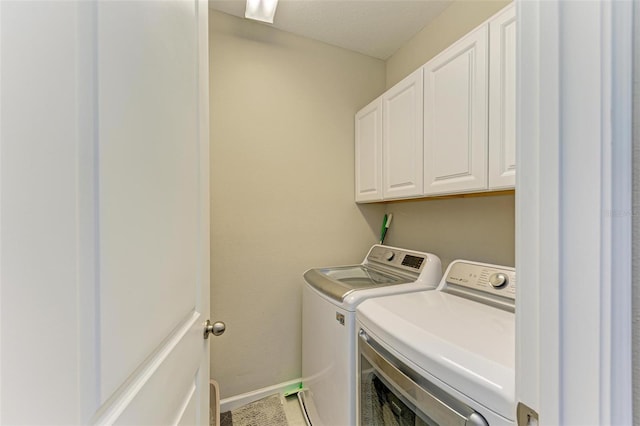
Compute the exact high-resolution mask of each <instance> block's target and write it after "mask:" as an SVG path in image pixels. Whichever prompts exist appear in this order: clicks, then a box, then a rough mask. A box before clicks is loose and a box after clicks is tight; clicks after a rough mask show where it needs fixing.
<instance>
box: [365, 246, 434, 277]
mask: <svg viewBox="0 0 640 426" xmlns="http://www.w3.org/2000/svg"><path fill="white" fill-rule="evenodd" d="M367 261H370V262H375V263H378V264H382V265H385V266H388V267H393V268H398V269H399V270H402V271H406V272H412V273H414V274H419V273H420V272H421V271H422V269H423V268H424V265H425V264H426V263H427V256H426V255H425V254H423V253H418V252H412V251H409V250H403V249H399V248H396V247H387V246H380V245H375V246H373V247H372V248H371V251H369V255H368V256H367Z"/></svg>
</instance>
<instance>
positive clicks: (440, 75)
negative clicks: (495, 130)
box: [424, 25, 488, 195]
mask: <svg viewBox="0 0 640 426" xmlns="http://www.w3.org/2000/svg"><path fill="white" fill-rule="evenodd" d="M487 37H488V32H487V26H486V25H483V26H482V27H480V28H478V29H476V30H474V31H473V32H471V33H469V34H468V35H466V36H465V37H463V38H462V39H460V40H459V41H457V42H456V43H454V44H453V45H451V47H449V48H448V49H446V50H445V51H444V52H442V53H440V54H439V55H438V56H436V57H435V58H433V59H432V60H431V61H429V62H428V63H427V64H426V65H425V66H424V193H425V194H427V195H432V194H444V193H455V192H467V191H475V190H482V189H486V187H487V120H488V119H487V85H488V80H487V68H488V63H487V57H488V54H487Z"/></svg>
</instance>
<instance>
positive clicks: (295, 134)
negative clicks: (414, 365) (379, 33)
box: [210, 11, 385, 398]
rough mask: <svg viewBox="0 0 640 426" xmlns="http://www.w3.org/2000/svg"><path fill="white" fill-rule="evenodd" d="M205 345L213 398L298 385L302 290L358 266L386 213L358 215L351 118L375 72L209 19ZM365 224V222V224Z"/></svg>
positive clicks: (369, 65) (373, 90)
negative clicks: (329, 271) (208, 319)
mask: <svg viewBox="0 0 640 426" xmlns="http://www.w3.org/2000/svg"><path fill="white" fill-rule="evenodd" d="M210 73H211V82H210V83H211V199H212V203H211V220H212V226H211V229H212V231H211V232H212V233H211V279H212V288H211V295H212V297H211V308H212V316H213V318H214V319H216V320H223V321H225V322H226V324H227V332H226V333H225V334H224V335H223V336H220V337H217V338H214V339H212V340H211V354H212V356H211V376H212V377H213V378H215V379H217V380H218V381H219V383H220V392H221V396H222V398H225V397H228V396H232V395H237V394H241V393H244V392H248V391H252V390H256V389H259V388H262V387H265V386H270V385H274V384H278V383H281V382H284V381H287V380H290V379H296V378H299V377H300V373H301V365H300V363H301V324H300V318H301V292H300V290H301V286H302V274H303V272H304V271H305V270H306V269H308V268H310V267H313V266H327V265H333V264H342V263H349V262H351V263H356V262H359V261H360V260H361V258H362V256H363V255H364V254H365V253H366V250H367V249H368V247H369V246H370V245H371V244H373V243H374V242H375V240H376V237H377V234H378V231H379V224H380V222H381V220H382V216H383V214H384V205H369V206H360V207H358V206H356V204H355V203H354V202H353V197H354V189H353V188H354V182H353V179H354V171H353V164H354V157H353V137H354V127H353V117H354V114H355V112H356V111H357V110H358V109H360V108H361V107H362V106H364V105H365V104H366V103H368V102H369V101H370V100H371V99H373V98H375V97H376V96H378V95H379V94H380V93H382V92H383V91H384V85H385V65H384V63H383V62H382V61H379V60H377V59H373V58H370V57H367V56H364V55H360V54H356V53H353V52H349V51H347V50H344V49H339V48H336V47H332V46H329V45H326V44H323V43H319V42H315V41H312V40H309V39H305V38H302V37H297V36H294V35H292V34H289V33H285V32H282V31H278V30H275V29H273V28H270V27H268V26H266V25H262V24H258V23H254V22H251V21H247V20H244V19H238V18H235V17H231V16H228V15H224V14H221V13H218V12H214V11H211V17H210ZM367 219H369V220H370V223H369V222H368V221H367Z"/></svg>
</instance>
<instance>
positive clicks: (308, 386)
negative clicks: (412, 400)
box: [298, 245, 442, 426]
mask: <svg viewBox="0 0 640 426" xmlns="http://www.w3.org/2000/svg"><path fill="white" fill-rule="evenodd" d="M441 276H442V266H441V263H440V259H439V258H438V256H436V255H433V254H429V253H421V252H416V251H411V250H404V249H400V248H396V247H389V246H382V245H374V246H373V247H371V249H370V250H369V253H368V254H367V256H366V257H365V259H364V261H363V262H362V264H359V265H351V266H339V267H330V268H318V269H310V270H309V271H307V272H305V274H304V279H305V281H306V284H305V285H304V289H303V298H302V377H303V383H302V384H303V390H302V391H301V392H300V393H298V396H299V398H300V402H301V403H302V405H303V411H304V413H305V414H306V416H307V421H308V422H310V423H311V424H312V425H313V426H351V425H354V424H355V421H356V369H355V364H356V328H355V310H356V307H357V306H358V304H360V303H361V302H362V301H364V300H366V299H369V298H372V297H380V296H388V295H391V294H398V293H407V292H411V291H422V290H425V289H434V288H435V287H436V286H437V285H438V283H439V281H440V277H441Z"/></svg>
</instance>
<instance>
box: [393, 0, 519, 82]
mask: <svg viewBox="0 0 640 426" xmlns="http://www.w3.org/2000/svg"><path fill="white" fill-rule="evenodd" d="M509 3H511V0H495V1H486V0H458V1H455V2H453V3H452V4H451V6H449V7H448V8H446V9H445V10H444V11H443V12H442V13H441V14H440V16H438V17H437V18H436V19H434V20H433V21H431V22H430V23H429V25H427V26H426V27H425V28H423V29H422V31H420V32H419V33H418V34H417V35H416V36H415V37H413V38H412V39H411V40H409V42H408V43H407V44H405V45H404V46H403V47H402V48H401V49H400V50H398V51H397V52H396V53H395V54H394V55H393V56H391V57H390V58H389V59H388V60H387V88H389V87H391V86H393V85H394V84H396V83H397V82H399V81H400V80H402V79H403V78H404V77H406V76H407V75H409V73H411V72H412V71H414V70H416V69H418V68H419V67H421V66H422V65H423V64H425V63H426V62H427V61H429V59H431V58H433V57H434V56H436V55H437V54H438V53H440V52H442V51H443V50H444V49H445V48H447V47H448V46H449V45H451V44H452V43H453V42H454V41H456V40H458V39H459V38H460V37H462V36H463V35H465V34H466V33H468V32H469V31H471V30H472V29H473V28H475V27H476V26H478V25H479V24H481V23H482V22H483V21H485V20H486V19H488V18H489V17H490V16H491V15H494V14H495V13H496V12H497V11H499V10H500V9H502V8H503V7H505V6H506V5H508V4H509Z"/></svg>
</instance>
